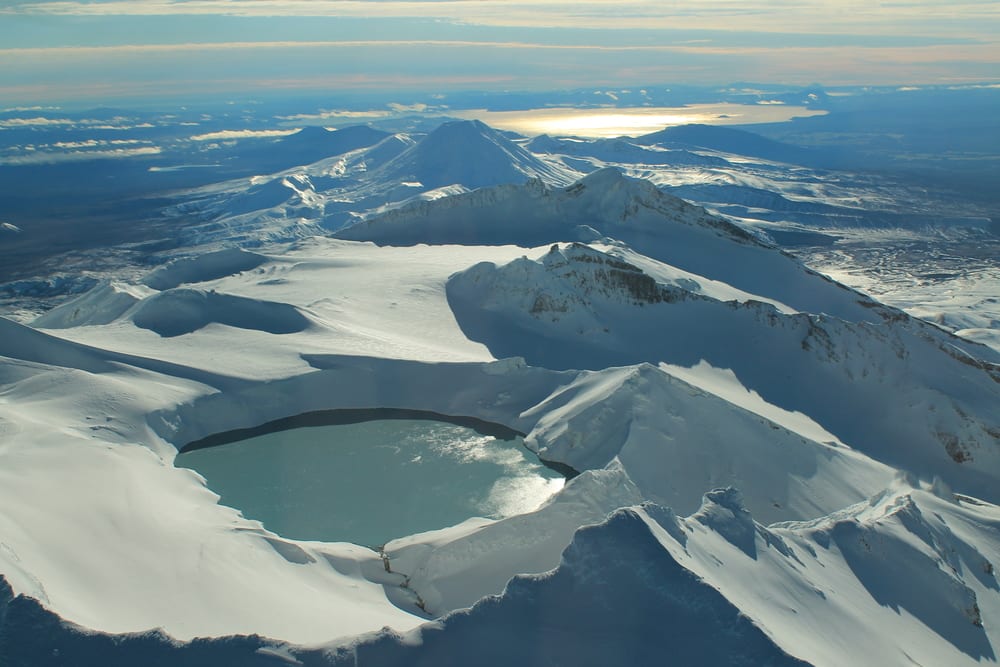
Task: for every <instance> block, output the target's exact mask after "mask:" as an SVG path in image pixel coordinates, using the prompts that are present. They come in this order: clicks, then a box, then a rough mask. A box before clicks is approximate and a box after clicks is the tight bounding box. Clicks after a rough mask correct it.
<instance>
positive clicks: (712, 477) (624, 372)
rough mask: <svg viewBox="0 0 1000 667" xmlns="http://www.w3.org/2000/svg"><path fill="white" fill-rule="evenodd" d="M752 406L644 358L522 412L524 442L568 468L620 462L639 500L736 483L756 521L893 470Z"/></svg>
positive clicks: (815, 504) (865, 487) (835, 503)
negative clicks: (527, 426) (526, 426)
mask: <svg viewBox="0 0 1000 667" xmlns="http://www.w3.org/2000/svg"><path fill="white" fill-rule="evenodd" d="M702 372H703V371H702ZM755 407H756V409H757V411H758V412H751V411H750V410H748V409H746V408H744V407H742V406H740V405H738V404H737V403H734V402H731V401H730V400H727V399H726V398H724V397H722V396H719V395H716V394H713V393H709V392H708V391H702V390H700V389H698V388H697V387H695V386H694V385H692V384H689V383H688V382H685V381H683V380H680V379H678V378H676V377H674V376H672V375H670V374H668V373H667V372H665V371H664V370H662V369H658V368H655V367H653V366H650V365H640V366H629V367H624V368H618V369H608V370H604V371H599V372H592V373H591V372H588V373H581V374H580V375H579V376H578V377H577V378H576V379H574V380H573V382H571V383H570V384H568V385H566V386H564V387H561V388H560V389H559V390H558V391H556V392H555V393H553V394H552V395H551V396H549V397H548V398H546V399H545V400H544V401H542V402H541V403H539V404H538V405H536V406H535V407H533V408H532V409H531V410H529V411H528V412H527V413H526V416H533V417H537V419H538V421H537V423H536V424H535V427H534V428H533V429H532V430H531V432H530V433H529V434H528V438H527V441H526V443H527V444H528V446H529V447H531V448H532V449H535V450H537V451H538V453H539V455H540V456H541V457H542V458H543V459H546V460H552V461H561V462H563V463H566V464H568V465H570V466H571V467H573V468H575V469H577V470H592V469H600V468H605V467H612V468H620V469H622V470H623V471H625V472H626V473H627V474H628V476H629V478H630V479H631V480H632V482H633V483H634V484H635V485H636V488H637V489H638V490H639V492H640V493H641V494H642V497H643V498H645V499H648V500H651V501H654V502H657V503H660V504H663V505H666V506H669V507H672V508H674V509H675V510H676V511H678V512H680V513H685V514H687V513H690V512H693V511H695V510H696V509H697V507H698V502H699V499H700V497H701V493H702V491H703V490H704V489H710V488H715V487H718V486H725V485H732V484H737V483H739V484H741V485H742V488H743V490H744V493H745V497H746V501H745V502H746V503H747V505H748V506H749V507H750V508H751V509H752V511H753V512H754V513H755V515H756V516H757V517H758V518H759V519H760V520H762V521H764V522H765V523H770V522H772V521H780V520H789V519H801V518H806V517H818V516H822V515H824V514H827V513H828V512H830V511H831V510H832V509H833V508H839V507H844V506H846V505H850V504H852V503H854V502H857V501H858V500H859V499H861V498H864V497H867V496H869V495H871V494H873V493H875V492H877V491H879V490H880V489H882V488H884V487H885V486H886V485H887V484H889V483H890V482H891V480H892V478H893V475H894V469H892V468H890V467H888V466H886V465H884V464H880V463H878V462H876V461H873V460H872V459H870V458H868V457H867V456H864V455H862V454H860V453H858V452H856V451H854V450H852V449H851V448H849V447H847V446H846V445H844V444H842V443H840V442H839V440H838V439H837V438H836V437H835V436H833V435H832V434H829V433H823V430H822V429H820V428H819V427H818V426H817V425H815V424H804V423H802V422H801V421H798V422H796V421H794V420H793V419H789V418H787V417H789V416H790V415H775V414H773V413H772V414H771V418H767V417H765V416H764V415H766V414H768V411H767V409H766V408H765V407H763V406H759V405H758V406H755ZM773 412H778V411H777V410H774V411H773ZM782 417H785V418H782ZM824 435H825V437H824ZM709 452H711V454H709ZM776 461H781V465H780V466H779V465H776V464H775V462H776Z"/></svg>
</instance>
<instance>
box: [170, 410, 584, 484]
mask: <svg viewBox="0 0 1000 667" xmlns="http://www.w3.org/2000/svg"><path fill="white" fill-rule="evenodd" d="M385 419H413V420H425V421H439V422H445V423H448V424H454V425H456V426H463V427H465V428H469V429H472V430H473V431H475V432H476V433H479V434H480V435H486V436H491V437H494V438H497V439H498V440H513V439H515V438H519V437H520V438H523V437H524V436H525V434H524V433H521V432H520V431H516V430H514V429H512V428H510V427H507V426H504V425H503V424H497V423H495V422H489V421H485V420H483V419H478V418H476V417H464V416H457V415H445V414H441V413H439V412H432V411H430V410H412V409H409V408H339V409H332V410H314V411H312V412H303V413H301V414H298V415H293V416H291V417H282V418H281V419H275V420H272V421H269V422H265V423H263V424H260V425H258V426H251V427H249V428H238V429H233V430H231V431H222V432H221V433H213V434H212V435H209V436H205V437H204V438H200V439H198V440H194V441H192V442H189V443H187V444H185V445H183V446H181V447H178V453H180V454H184V453H187V452H193V451H195V450H198V449H208V448H209V447H218V446H220V445H228V444H231V443H234V442H239V441H241V440H247V439H248V438H255V437H257V436H260V435H267V434H269V433H277V432H279V431H288V430H291V429H295V428H310V427H315V426H340V425H344V424H360V423H363V422H369V421H379V420H385ZM532 453H534V452H532ZM538 460H539V462H540V463H542V464H543V465H544V466H545V467H547V468H549V469H551V470H554V471H556V472H558V473H559V474H560V475H562V476H563V477H565V478H566V479H573V478H574V477H576V476H577V475H579V474H580V472H579V471H577V470H575V469H574V468H572V467H570V466H568V465H566V464H565V463H560V462H558V461H547V460H545V459H543V458H541V457H538Z"/></svg>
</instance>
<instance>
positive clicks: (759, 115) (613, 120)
mask: <svg viewBox="0 0 1000 667" xmlns="http://www.w3.org/2000/svg"><path fill="white" fill-rule="evenodd" d="M824 113H826V112H825V111H818V110H815V109H807V108H806V107H801V106H791V105H784V104H692V105H688V106H684V107H631V108H621V109H618V108H614V109H613V108H566V107H547V108H542V109H526V110H523V111H488V110H486V109H475V110H469V111H456V112H453V113H452V114H450V115H453V116H455V117H458V118H465V119H477V120H481V121H483V122H484V123H486V124H487V125H490V126H492V127H496V128H499V129H501V130H511V131H513V132H518V133H520V134H523V135H526V136H537V135H539V134H550V135H563V136H577V137H588V138H600V137H620V136H638V135H642V134H649V133H651V132H656V131H658V130H662V129H663V128H665V127H672V126H675V125H688V124H691V123H702V124H706V125H744V124H752V123H777V122H782V121H786V120H791V119H792V118H797V117H804V116H816V115H822V114H824Z"/></svg>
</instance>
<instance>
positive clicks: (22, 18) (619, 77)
mask: <svg viewBox="0 0 1000 667" xmlns="http://www.w3.org/2000/svg"><path fill="white" fill-rule="evenodd" d="M998 76H1000V2H997V1H996V0H975V1H973V0H965V1H962V0H958V1H956V2H929V1H922V0H884V1H881V2H879V1H873V0H863V1H862V0H838V1H837V2H831V1H828V0H827V1H816V0H807V1H801V0H766V1H763V2H746V1H742V0H676V1H673V2H668V1H665V0H541V1H539V2H526V1H523V0H504V1H497V0H284V1H279V0H146V1H143V0H128V1H123V0H78V1H58V2H46V1H33V2H25V1H23V0H13V1H11V0H7V1H5V2H3V3H2V4H0V108H3V107H11V106H14V105H31V104H40V105H41V104H72V103H80V104H88V103H89V104H93V103H95V102H100V101H110V100H124V99H130V100H135V99H145V98H149V99H181V100H183V99H197V98H199V97H200V96H208V95H216V96H217V95H230V94H231V95H246V94H268V93H272V94H283V93H287V92H292V91H295V92H310V91H312V92H320V91H332V90H343V91H346V90H351V91H393V92H405V91H421V92H423V93H427V92H431V91H437V90H440V91H450V90H489V91H503V90H525V91H544V90H555V89H572V88H579V87H586V86H592V85H600V86H639V85H651V84H660V83H675V84H694V85H716V84H719V85H722V84H727V83H733V82H746V81H749V82H767V83H783V84H801V85H808V84H811V83H820V84H823V85H828V86H836V85H917V84H964V83H973V82H990V81H995V80H997V78H998Z"/></svg>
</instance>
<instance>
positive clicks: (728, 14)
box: [0, 0, 1000, 35]
mask: <svg viewBox="0 0 1000 667" xmlns="http://www.w3.org/2000/svg"><path fill="white" fill-rule="evenodd" d="M0 14H25V15H49V16H105V17H107V16H170V15H172V16H227V17H243V18H246V17H359V18H379V17H382V18H387V17H393V18H423V19H440V20H451V21H456V22H464V23H472V24H484V25H501V26H523V27H567V26H570V27H580V28H602V29H604V28H614V27H624V28H628V27H633V28H670V29H707V28H719V27H721V28H723V29H733V30H742V31H745V30H762V31H764V32H769V33H774V32H793V31H795V32H798V31H804V32H808V33H829V32H834V33H836V32H845V33H846V32H852V33H858V32H862V33H866V34H870V33H886V34H908V33H912V32H914V29H918V28H921V27H922V28H923V29H924V30H925V31H928V32H930V33H931V34H942V33H955V32H963V31H964V32H966V33H969V34H978V35H990V34H992V33H993V32H994V29H995V28H996V22H997V21H998V20H1000V8H998V3H996V2H994V1H993V0H979V1H975V0H971V1H970V0H965V1H960V2H951V3H942V2H939V1H938V0H924V1H923V2H920V1H915V2H888V1H886V2H879V3H872V2H870V0H840V1H839V2H836V3H831V2H828V1H826V0H811V1H796V0H768V1H765V2H757V3H749V2H746V1H741V0H681V1H679V2H673V3H670V4H669V5H664V3H662V2H658V1H652V0H631V1H629V0H625V1H620V0H546V1H543V2H527V1H525V0H504V1H502V2H501V1H499V0H424V1H421V0H413V1H405V0H404V1H399V0H375V1H372V0H367V1H366V0H146V1H143V2H133V1H128V2H126V1H124V0H105V1H91V2H82V1H77V2H70V1H60V2H21V3H14V4H12V5H10V6H8V7H7V8H6V9H0ZM720 22H721V24H720Z"/></svg>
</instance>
